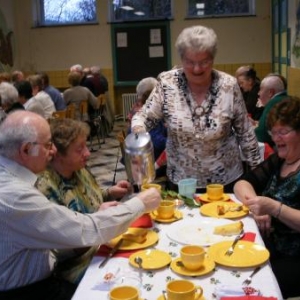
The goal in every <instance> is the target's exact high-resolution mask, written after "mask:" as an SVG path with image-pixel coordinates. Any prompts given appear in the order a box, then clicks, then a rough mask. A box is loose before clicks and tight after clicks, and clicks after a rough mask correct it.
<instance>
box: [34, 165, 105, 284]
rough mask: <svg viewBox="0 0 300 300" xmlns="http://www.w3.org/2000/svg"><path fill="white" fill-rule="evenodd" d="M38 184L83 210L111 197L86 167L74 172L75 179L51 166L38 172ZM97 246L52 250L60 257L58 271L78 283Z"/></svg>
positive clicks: (63, 202) (52, 198) (58, 199)
mask: <svg viewBox="0 0 300 300" xmlns="http://www.w3.org/2000/svg"><path fill="white" fill-rule="evenodd" d="M36 187H37V188H38V189H39V191H40V192H42V193H43V194H44V195H45V196H46V197H47V198H48V199H49V200H50V201H52V202H55V203H57V204H59V205H64V206H66V207H68V208H69V209H71V210H73V211H78V212H80V213H84V214H86V213H93V212H95V211H97V210H98V209H99V207H100V205H101V203H103V201H105V200H108V194H107V192H106V191H104V190H101V189H100V187H99V185H98V184H97V182H96V180H95V178H94V176H93V175H92V174H91V173H90V172H89V171H88V170H87V169H81V170H79V171H77V172H75V173H74V176H73V178H72V179H66V178H63V177H62V176H61V175H59V174H58V173H57V172H56V171H55V170H54V169H52V168H51V167H48V168H47V170H46V171H44V172H43V173H41V174H40V175H39V177H38V180H37V182H36ZM97 249H98V247H97V246H94V247H89V248H84V249H82V248H81V249H67V250H53V252H54V253H55V255H56V257H57V260H58V264H57V266H56V272H57V274H58V275H59V276H61V277H63V278H64V279H66V280H68V281H70V282H73V283H78V282H79V281H80V280H81V278H82V276H83V274H84V271H85V269H86V268H87V266H88V264H89V262H90V261H91V259H92V258H93V256H94V254H95V252H96V251H97Z"/></svg>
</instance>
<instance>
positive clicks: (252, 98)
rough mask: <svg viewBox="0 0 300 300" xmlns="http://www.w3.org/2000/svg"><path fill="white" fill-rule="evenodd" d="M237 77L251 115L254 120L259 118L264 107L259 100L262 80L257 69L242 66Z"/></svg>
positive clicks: (237, 72)
mask: <svg viewBox="0 0 300 300" xmlns="http://www.w3.org/2000/svg"><path fill="white" fill-rule="evenodd" d="M236 78H237V81H238V84H239V86H240V88H241V91H242V94H243V97H244V101H245V104H246V108H247V111H248V113H249V115H250V117H251V118H252V119H253V120H254V121H257V120H259V118H260V116H261V114H262V112H263V109H264V108H263V107H262V106H261V105H260V103H259V101H258V91H259V86H260V80H259V78H258V77H257V76H256V71H255V70H254V69H253V68H251V67H250V66H242V67H240V68H238V69H237V71H236Z"/></svg>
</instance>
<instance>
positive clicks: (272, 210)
mask: <svg viewBox="0 0 300 300" xmlns="http://www.w3.org/2000/svg"><path fill="white" fill-rule="evenodd" d="M267 126H268V128H269V130H270V134H271V136H272V139H273V141H274V143H275V145H276V148H277V153H274V154H272V155H271V156H269V157H268V158H267V159H266V160H265V161H263V162H262V163H261V164H260V165H259V166H258V167H256V168H255V169H253V170H252V171H250V172H249V173H247V174H245V175H244V176H243V177H242V179H241V180H239V181H238V182H237V183H236V184H235V186H234V193H235V196H236V197H237V198H238V199H239V200H241V201H242V202H243V203H244V204H245V205H247V206H248V207H249V209H250V211H251V212H252V214H253V216H254V218H255V220H256V223H257V225H258V227H259V229H260V231H261V233H262V235H263V236H264V241H265V244H266V246H267V248H268V249H269V251H270V254H271V256H270V262H271V266H272V269H273V272H274V274H275V276H276V278H277V280H278V283H279V286H280V289H281V292H282V294H283V297H284V299H287V298H290V297H295V296H299V295H300V285H299V277H300V201H299V199H300V99H299V98H296V97H286V98H285V99H283V100H282V101H280V102H279V103H277V104H276V105H275V106H273V107H272V108H271V110H270V112H269V115H268V118H267Z"/></svg>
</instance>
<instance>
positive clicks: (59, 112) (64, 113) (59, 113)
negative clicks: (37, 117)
mask: <svg viewBox="0 0 300 300" xmlns="http://www.w3.org/2000/svg"><path fill="white" fill-rule="evenodd" d="M66 116H67V111H66V110H57V111H54V112H53V113H52V117H53V118H54V119H64V118H66Z"/></svg>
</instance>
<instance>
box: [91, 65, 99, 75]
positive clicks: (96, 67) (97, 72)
mask: <svg viewBox="0 0 300 300" xmlns="http://www.w3.org/2000/svg"><path fill="white" fill-rule="evenodd" d="M91 73H92V74H93V75H95V74H101V68H100V67H99V66H92V67H91Z"/></svg>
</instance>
